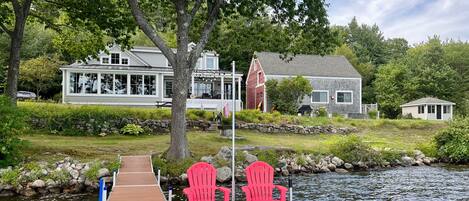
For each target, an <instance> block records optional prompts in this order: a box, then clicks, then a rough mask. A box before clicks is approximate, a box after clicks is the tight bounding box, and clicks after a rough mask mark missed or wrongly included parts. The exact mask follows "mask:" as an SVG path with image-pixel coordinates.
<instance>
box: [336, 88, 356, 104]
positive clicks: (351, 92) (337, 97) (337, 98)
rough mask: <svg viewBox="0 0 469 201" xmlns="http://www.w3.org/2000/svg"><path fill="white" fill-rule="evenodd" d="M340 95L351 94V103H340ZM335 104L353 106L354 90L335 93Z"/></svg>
mask: <svg viewBox="0 0 469 201" xmlns="http://www.w3.org/2000/svg"><path fill="white" fill-rule="evenodd" d="M339 93H350V95H351V97H350V100H351V102H344V103H340V102H338V100H339V96H338V94H339ZM335 104H338V105H353V91H352V90H337V91H335Z"/></svg>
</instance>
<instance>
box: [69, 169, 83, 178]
mask: <svg viewBox="0 0 469 201" xmlns="http://www.w3.org/2000/svg"><path fill="white" fill-rule="evenodd" d="M69 173H70V176H72V178H73V179H77V178H78V177H79V176H80V172H78V170H74V169H73V170H71V171H70V172H69Z"/></svg>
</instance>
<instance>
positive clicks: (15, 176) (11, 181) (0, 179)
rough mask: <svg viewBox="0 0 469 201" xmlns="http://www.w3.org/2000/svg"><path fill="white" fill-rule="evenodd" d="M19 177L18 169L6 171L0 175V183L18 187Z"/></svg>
mask: <svg viewBox="0 0 469 201" xmlns="http://www.w3.org/2000/svg"><path fill="white" fill-rule="evenodd" d="M19 177H20V170H19V169H7V170H5V171H4V172H3V173H2V174H1V175H0V183H1V184H8V185H12V186H18V184H19Z"/></svg>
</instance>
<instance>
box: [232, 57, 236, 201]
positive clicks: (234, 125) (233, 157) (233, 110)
mask: <svg viewBox="0 0 469 201" xmlns="http://www.w3.org/2000/svg"><path fill="white" fill-rule="evenodd" d="M231 65H232V68H233V76H232V83H231V92H232V95H231V98H232V99H233V103H232V104H233V105H232V110H231V112H232V113H231V114H232V115H231V116H232V122H231V123H232V125H231V126H232V127H231V129H232V132H231V135H232V136H231V150H232V151H231V200H232V201H235V199H236V192H235V189H236V180H235V173H236V163H235V155H236V150H235V136H236V135H235V132H236V131H235V130H236V124H235V113H236V98H235V94H236V93H235V91H236V87H235V68H236V64H235V62H234V61H233V62H232V63H231Z"/></svg>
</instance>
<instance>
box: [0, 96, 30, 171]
mask: <svg viewBox="0 0 469 201" xmlns="http://www.w3.org/2000/svg"><path fill="white" fill-rule="evenodd" d="M0 114H1V115H0V167H5V166H8V165H14V164H16V163H17V162H18V161H19V160H20V159H21V156H22V152H21V148H22V147H23V146H24V143H23V142H22V141H21V140H20V139H18V138H17V137H16V136H17V135H18V134H19V132H20V131H21V130H22V129H23V128H24V126H25V124H24V114H23V112H22V111H21V110H19V109H18V108H17V107H15V106H13V105H11V103H10V100H9V98H7V97H5V96H0Z"/></svg>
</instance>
